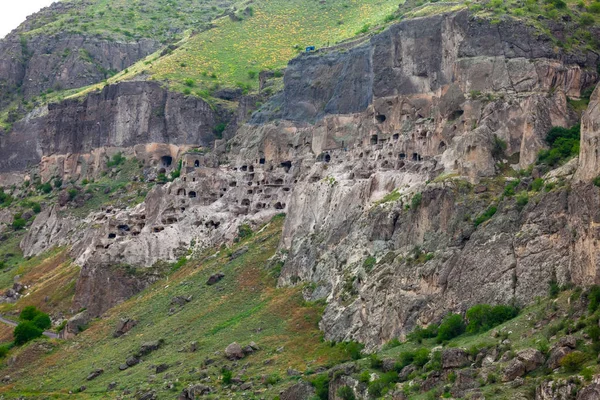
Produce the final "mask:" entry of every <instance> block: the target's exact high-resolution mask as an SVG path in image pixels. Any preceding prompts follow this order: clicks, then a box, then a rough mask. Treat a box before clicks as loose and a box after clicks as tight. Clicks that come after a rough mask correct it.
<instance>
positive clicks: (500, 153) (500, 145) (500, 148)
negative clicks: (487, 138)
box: [492, 135, 507, 160]
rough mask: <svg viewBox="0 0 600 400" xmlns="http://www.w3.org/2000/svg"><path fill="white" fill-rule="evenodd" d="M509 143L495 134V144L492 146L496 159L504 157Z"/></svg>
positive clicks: (493, 155)
mask: <svg viewBox="0 0 600 400" xmlns="http://www.w3.org/2000/svg"><path fill="white" fill-rule="evenodd" d="M506 148H507V144H506V142H505V141H504V140H502V139H500V138H499V137H498V136H496V135H494V144H493V146H492V157H494V158H495V159H496V160H498V159H500V158H502V157H504V152H505V151H506Z"/></svg>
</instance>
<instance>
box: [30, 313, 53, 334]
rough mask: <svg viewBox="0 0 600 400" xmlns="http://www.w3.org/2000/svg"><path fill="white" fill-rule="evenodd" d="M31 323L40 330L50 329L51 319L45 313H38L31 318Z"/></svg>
mask: <svg viewBox="0 0 600 400" xmlns="http://www.w3.org/2000/svg"><path fill="white" fill-rule="evenodd" d="M32 322H33V324H34V325H35V326H37V327H38V328H40V329H41V330H46V329H50V328H51V327H52V321H51V320H50V317H49V316H48V314H46V313H40V314H38V315H37V316H36V317H35V318H34V319H33V321H32Z"/></svg>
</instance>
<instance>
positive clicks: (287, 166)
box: [281, 161, 292, 172]
mask: <svg viewBox="0 0 600 400" xmlns="http://www.w3.org/2000/svg"><path fill="white" fill-rule="evenodd" d="M281 167H282V168H283V169H284V170H285V172H290V169H291V168H292V162H291V161H284V162H282V163H281Z"/></svg>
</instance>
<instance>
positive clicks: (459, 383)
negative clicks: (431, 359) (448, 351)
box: [454, 368, 479, 391]
mask: <svg viewBox="0 0 600 400" xmlns="http://www.w3.org/2000/svg"><path fill="white" fill-rule="evenodd" d="M476 378H477V371H475V370H474V369H472V368H466V369H460V370H458V371H456V381H455V382H454V386H455V387H456V388H457V389H458V390H461V391H462V390H467V389H473V388H476V387H478V386H479V382H478V381H477V379H476Z"/></svg>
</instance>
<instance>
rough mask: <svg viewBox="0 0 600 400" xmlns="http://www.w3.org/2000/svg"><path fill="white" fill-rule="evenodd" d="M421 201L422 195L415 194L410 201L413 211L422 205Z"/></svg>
mask: <svg viewBox="0 0 600 400" xmlns="http://www.w3.org/2000/svg"><path fill="white" fill-rule="evenodd" d="M421 200H423V195H422V194H421V193H417V194H415V195H414V196H413V197H412V199H411V200H410V208H412V209H413V210H414V209H416V208H417V207H419V206H420V205H421Z"/></svg>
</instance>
